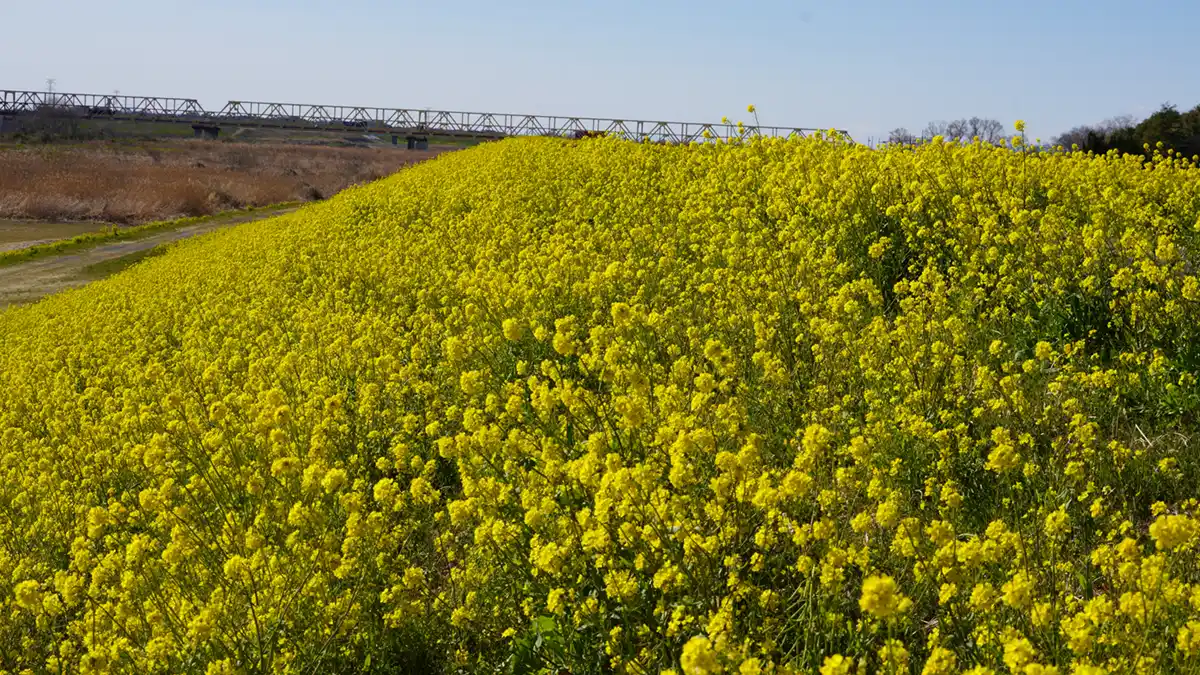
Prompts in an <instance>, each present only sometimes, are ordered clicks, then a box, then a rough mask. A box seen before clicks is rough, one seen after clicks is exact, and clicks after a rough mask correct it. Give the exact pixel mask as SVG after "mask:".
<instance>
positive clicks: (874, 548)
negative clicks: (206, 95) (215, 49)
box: [0, 136, 1200, 675]
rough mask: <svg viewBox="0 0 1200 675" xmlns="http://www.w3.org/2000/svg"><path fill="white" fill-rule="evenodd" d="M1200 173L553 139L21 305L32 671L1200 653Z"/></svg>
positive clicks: (17, 341)
mask: <svg viewBox="0 0 1200 675" xmlns="http://www.w3.org/2000/svg"><path fill="white" fill-rule="evenodd" d="M1198 251H1200V170H1198V169H1197V168H1196V167H1195V165H1194V164H1193V162H1192V161H1190V160H1185V159H1183V158H1179V157H1176V156H1174V155H1172V154H1168V155H1165V156H1160V157H1158V158H1157V159H1155V160H1154V161H1153V162H1150V163H1146V164H1143V163H1142V161H1141V160H1140V159H1139V158H1123V157H1118V156H1115V155H1113V156H1105V157H1096V156H1091V155H1084V154H1081V153H1071V152H1058V153H1034V152H1032V151H1030V150H1027V149H1022V147H1021V146H1016V147H1014V146H1013V145H1011V144H1010V145H1008V146H1003V147H993V146H989V145H985V144H982V143H971V144H965V145H958V144H949V143H944V142H941V141H935V142H933V143H930V144H926V145H923V146H921V147H917V148H913V147H894V148H887V149H884V150H871V149H868V148H864V147H861V146H857V145H854V144H852V143H850V142H848V141H847V140H845V139H842V138H837V137H833V136H829V137H816V138H809V139H792V140H777V139H753V140H749V141H746V142H733V143H729V142H716V143H704V144H696V145H689V146H663V145H652V144H638V143H630V142H625V141H620V140H616V139H595V140H587V141H582V142H569V141H561V140H552V139H526V140H508V141H503V142H500V143H495V144H488V145H486V146H483V147H480V148H477V149H473V150H470V151H464V152H461V153H454V154H450V155H445V156H443V157H441V158H439V159H437V160H435V161H432V162H429V163H427V164H424V165H421V166H419V167H416V168H413V169H410V170H407V171H405V172H403V173H401V174H398V175H396V176H394V177H392V178H389V179H386V180H384V181H381V182H378V183H375V184H372V185H368V186H363V187H360V188H356V189H353V190H351V191H349V192H346V193H343V194H342V195H340V196H338V197H336V198H334V199H331V200H329V201H328V202H326V203H323V204H320V205H314V206H311V207H308V208H306V209H304V210H302V211H300V212H297V213H295V214H292V215H289V216H285V217H281V218H277V219H273V220H268V221H262V222H258V223H251V224H246V225H243V226H239V227H236V228H233V229H230V230H226V231H221V232H217V233H213V234H211V235H207V236H205V237H202V238H199V239H195V240H191V241H188V242H185V243H182V244H180V245H179V246H177V247H176V248H174V249H173V250H172V251H170V252H169V253H168V254H166V255H163V256H159V257H157V258H155V259H152V260H149V261H146V262H144V263H142V264H139V265H138V266H136V267H135V268H133V269H131V270H129V271H128V272H126V273H123V274H120V275H118V276H116V277H114V278H112V279H109V280H106V281H103V282H98V283H96V284H93V285H92V286H89V287H87V288H84V289H80V290H77V291H71V292H67V293H64V294H61V295H58V296H54V297H51V298H49V299H47V300H45V301H43V302H41V303H39V304H37V305H35V306H32V307H28V308H22V309H16V310H11V311H8V312H6V313H4V314H3V315H0V613H2V615H3V620H0V669H3V670H4V671H5V672H11V673H17V672H53V673H58V672H71V673H107V672H128V673H134V672H137V673H214V674H215V673H266V672H294V673H300V672H306V673H313V672H381V673H382V672H447V673H448V672H571V673H635V674H641V673H660V672H674V673H687V674H689V675H695V674H698V673H731V674H732V673H744V674H748V675H749V674H757V673H772V674H775V673H818V672H819V673H822V674H823V675H849V674H851V673H854V674H858V673H926V674H930V675H937V674H952V673H953V674H957V673H973V674H976V675H980V674H984V673H989V674H1001V673H1020V674H1022V675H1030V674H1038V673H1040V674H1048V673H1058V674H1060V675H1069V674H1072V673H1074V674H1085V673H1086V674H1099V673H1159V672H1171V673H1192V672H1200V562H1198V559H1200V554H1198V551H1197V549H1198V547H1200V503H1198V501H1197V496H1198V494H1200V493H1198V488H1200V452H1198V450H1197V446H1196V440H1195V437H1196V433H1197V431H1198V430H1200V417H1198V414H1200V388H1198V387H1197V375H1198V373H1197V371H1198V369H1200V282H1198V279H1197V275H1198V274H1200V269H1198V265H1200V257H1198Z"/></svg>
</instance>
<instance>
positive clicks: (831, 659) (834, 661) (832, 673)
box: [821, 654, 854, 675]
mask: <svg viewBox="0 0 1200 675" xmlns="http://www.w3.org/2000/svg"><path fill="white" fill-rule="evenodd" d="M853 671H854V661H852V660H851V659H848V658H846V657H844V656H842V655H841V654H834V655H833V656H827V657H825V662H824V663H823V664H822V665H821V675H850V674H851V673H852V672H853Z"/></svg>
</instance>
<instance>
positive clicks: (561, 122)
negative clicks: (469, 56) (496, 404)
mask: <svg viewBox="0 0 1200 675" xmlns="http://www.w3.org/2000/svg"><path fill="white" fill-rule="evenodd" d="M47 110H49V111H54V110H63V111H70V112H72V113H74V114H81V115H85V116H90V117H113V118H131V119H146V118H152V119H155V120H166V121H175V122H184V123H193V124H209V125H217V124H221V123H226V124H239V125H243V126H255V125H258V126H288V127H297V128H314V129H327V128H331V127H335V128H343V127H351V128H355V127H358V128H366V129H371V130H375V131H383V132H392V133H406V134H418V135H419V134H429V135H437V134H447V135H459V136H481V137H493V138H494V137H502V136H534V135H537V136H546V135H551V136H569V135H572V134H587V133H604V134H611V135H617V136H621V137H624V138H628V139H631V140H651V141H656V142H667V143H689V142H693V141H704V140H707V139H710V138H712V139H727V138H748V137H751V136H759V135H761V136H769V137H789V136H792V135H799V136H807V135H809V134H812V133H815V132H820V131H824V130H821V129H815V128H808V127H771V126H757V125H745V126H737V125H733V124H708V123H703V122H666V121H650V120H624V119H612V118H602V117H573V116H558V115H529V114H515V113H484V112H464V111H451V110H427V109H409V108H375V107H363V106H338V105H317V104H304V103H271V102H263V101H229V102H228V103H226V104H225V105H224V106H223V107H221V109H219V110H216V111H208V110H205V109H204V107H203V106H201V105H200V103H199V101H197V100H196V99H192V98H164V97H158V96H126V95H121V94H74V93H57V92H34V91H17V90H0V114H6V115H15V114H30V113H38V112H43V111H47ZM838 133H840V134H845V132H844V131H840V130H838Z"/></svg>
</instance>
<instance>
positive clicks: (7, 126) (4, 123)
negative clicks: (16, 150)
mask: <svg viewBox="0 0 1200 675" xmlns="http://www.w3.org/2000/svg"><path fill="white" fill-rule="evenodd" d="M16 130H17V120H16V119H15V118H12V117H5V116H3V115H0V134H6V133H8V132H10V131H16Z"/></svg>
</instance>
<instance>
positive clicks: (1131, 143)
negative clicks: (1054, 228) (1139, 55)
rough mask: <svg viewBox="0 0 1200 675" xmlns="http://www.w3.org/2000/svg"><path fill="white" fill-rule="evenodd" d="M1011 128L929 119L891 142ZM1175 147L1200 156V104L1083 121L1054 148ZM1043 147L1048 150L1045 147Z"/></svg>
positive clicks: (994, 137)
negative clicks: (1145, 114) (1185, 108)
mask: <svg viewBox="0 0 1200 675" xmlns="http://www.w3.org/2000/svg"><path fill="white" fill-rule="evenodd" d="M1006 133H1007V128H1006V127H1005V126H1004V125H1003V124H1001V123H1000V122H998V121H996V120H993V119H983V118H979V117H972V118H970V119H960V120H954V121H952V122H940V121H939V122H930V123H929V124H928V125H926V126H925V128H924V129H922V130H921V132H920V133H919V134H914V133H912V132H910V131H909V130H908V129H905V128H903V127H901V128H898V129H893V130H892V131H891V132H890V133H889V134H888V139H887V141H888V143H890V144H904V145H911V144H914V143H921V142H925V141H929V140H931V139H933V138H934V137H936V136H941V137H943V138H944V139H946V140H947V141H960V142H968V141H971V140H973V139H974V138H976V137H978V138H979V139H980V140H982V141H985V142H988V143H999V142H1000V141H1002V140H1004V138H1005V135H1006ZM1159 143H1162V144H1163V150H1175V151H1176V152H1178V153H1179V154H1181V155H1184V156H1185V157H1191V156H1193V155H1200V105H1197V106H1196V107H1195V108H1192V109H1191V110H1189V111H1187V112H1182V113H1181V112H1179V110H1177V109H1176V107H1175V106H1174V105H1171V104H1170V103H1166V104H1163V106H1162V107H1161V108H1159V109H1158V111H1157V112H1155V113H1154V114H1153V115H1150V116H1149V117H1147V118H1146V119H1144V120H1142V121H1140V122H1139V121H1137V120H1136V118H1134V117H1133V116H1132V115H1122V116H1120V117H1112V118H1109V119H1107V120H1104V121H1103V122H1100V123H1099V124H1091V125H1082V126H1078V127H1075V128H1074V129H1071V130H1070V131H1067V132H1066V133H1064V134H1062V135H1060V136H1058V137H1057V138H1055V139H1053V140H1052V142H1051V146H1059V145H1061V146H1062V147H1063V148H1066V149H1067V150H1070V149H1072V147H1077V148H1079V149H1080V150H1083V151H1085V152H1089V151H1090V152H1095V153H1098V154H1104V153H1106V152H1108V151H1110V150H1116V151H1118V152H1121V153H1127V154H1148V153H1147V151H1146V146H1147V145H1148V146H1150V150H1149V153H1153V152H1156V151H1157V150H1158V144H1159ZM1042 148H1043V149H1049V148H1048V147H1046V146H1042Z"/></svg>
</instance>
